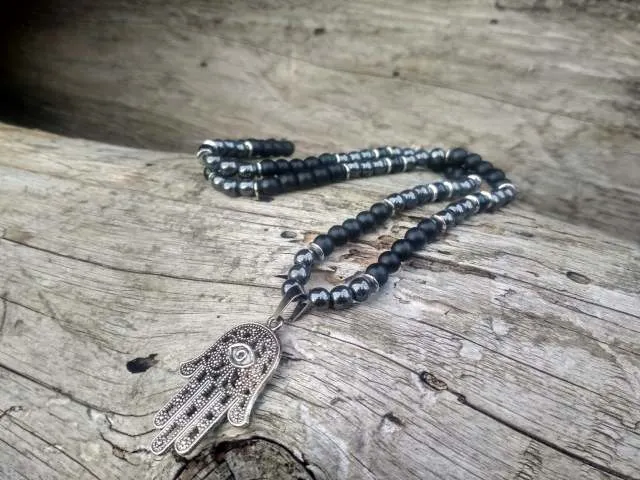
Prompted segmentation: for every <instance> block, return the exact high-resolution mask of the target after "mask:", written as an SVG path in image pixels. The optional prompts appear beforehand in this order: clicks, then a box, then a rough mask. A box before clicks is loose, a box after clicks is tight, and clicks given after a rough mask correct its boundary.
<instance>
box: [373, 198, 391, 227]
mask: <svg viewBox="0 0 640 480" xmlns="http://www.w3.org/2000/svg"><path fill="white" fill-rule="evenodd" d="M369 211H370V212H371V213H372V214H373V217H374V218H375V219H376V223H377V224H381V223H383V222H384V221H385V220H387V219H388V218H390V217H391V214H392V213H393V210H392V209H391V206H390V205H389V204H388V203H385V202H378V203H374V204H373V205H371V208H370V209H369Z"/></svg>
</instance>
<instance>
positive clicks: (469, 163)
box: [462, 153, 482, 170]
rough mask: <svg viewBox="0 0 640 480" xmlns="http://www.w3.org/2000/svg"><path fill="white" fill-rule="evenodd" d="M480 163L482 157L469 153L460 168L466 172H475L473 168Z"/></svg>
mask: <svg viewBox="0 0 640 480" xmlns="http://www.w3.org/2000/svg"><path fill="white" fill-rule="evenodd" d="M480 162H482V157H481V156H480V155H478V154H477V153H470V154H469V155H467V156H466V157H465V159H464V161H463V162H462V167H463V168H466V169H467V170H475V168H476V167H477V166H478V164H480Z"/></svg>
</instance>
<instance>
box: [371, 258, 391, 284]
mask: <svg viewBox="0 0 640 480" xmlns="http://www.w3.org/2000/svg"><path fill="white" fill-rule="evenodd" d="M366 273H368V274H369V275H371V276H372V277H373V278H375V279H376V281H377V282H378V285H380V286H383V285H384V284H385V283H387V280H388V279H389V270H388V269H387V267H386V266H385V265H383V264H381V263H374V264H372V265H369V266H368V267H367V270H366Z"/></svg>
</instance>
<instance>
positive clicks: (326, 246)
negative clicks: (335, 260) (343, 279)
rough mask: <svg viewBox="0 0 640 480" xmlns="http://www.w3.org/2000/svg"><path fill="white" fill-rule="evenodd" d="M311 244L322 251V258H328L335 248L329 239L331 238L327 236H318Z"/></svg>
mask: <svg viewBox="0 0 640 480" xmlns="http://www.w3.org/2000/svg"><path fill="white" fill-rule="evenodd" d="M313 243H315V244H316V245H317V246H319V247H320V248H321V249H322V251H323V252H324V256H325V257H328V256H329V255H331V252H333V249H334V247H335V244H334V243H333V240H332V239H331V237H330V236H329V235H324V234H323V235H318V236H317V237H316V238H315V239H314V240H313Z"/></svg>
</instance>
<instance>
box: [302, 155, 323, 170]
mask: <svg viewBox="0 0 640 480" xmlns="http://www.w3.org/2000/svg"><path fill="white" fill-rule="evenodd" d="M304 166H305V167H306V168H307V170H313V169H314V168H318V167H319V166H320V159H318V158H317V157H307V158H305V159H304Z"/></svg>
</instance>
